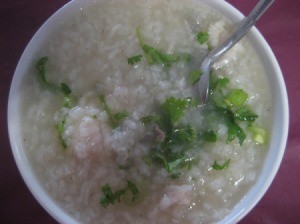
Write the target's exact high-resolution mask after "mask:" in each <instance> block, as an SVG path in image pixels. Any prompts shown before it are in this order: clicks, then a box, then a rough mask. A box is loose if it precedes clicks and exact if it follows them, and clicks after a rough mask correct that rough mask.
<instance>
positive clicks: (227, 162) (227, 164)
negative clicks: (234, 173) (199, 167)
mask: <svg viewBox="0 0 300 224" xmlns="http://www.w3.org/2000/svg"><path fill="white" fill-rule="evenodd" d="M229 164H230V159H228V160H227V161H226V162H225V163H223V164H222V165H219V164H218V163H217V161H214V164H213V165H212V168H213V169H214V170H224V169H226V168H227V167H228V166H229Z"/></svg>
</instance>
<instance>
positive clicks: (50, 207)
mask: <svg viewBox="0 0 300 224" xmlns="http://www.w3.org/2000/svg"><path fill="white" fill-rule="evenodd" d="M87 2H88V1H86V0H78V1H71V2H70V3H68V4H67V5H65V6H64V7H62V8H61V9H60V10H59V11H57V12H56V13H55V14H54V15H53V16H51V17H50V18H49V19H48V20H47V21H46V22H45V23H44V25H43V26H42V27H41V28H40V29H39V30H38V32H37V33H36V34H35V35H34V37H33V38H32V39H31V41H30V42H29V44H28V46H27V47H26V49H25V51H24V53H23V54H22V56H21V58H20V60H19V63H18V65H17V68H16V70H15V74H14V77H13V81H12V85H11V89H10V94H9V102H8V129H9V137H10V142H11V147H12V151H13V155H14V158H15V161H16V163H17V166H18V168H19V170H20V173H21V175H22V177H23V179H24V181H25V183H26V185H27V186H28V188H29V189H30V191H31V192H32V194H33V195H34V197H35V198H36V199H37V200H38V201H39V203H40V204H41V205H42V206H43V207H44V208H45V209H46V210H47V211H48V212H49V213H50V214H51V215H52V216H53V217H54V218H55V219H56V220H57V221H58V222H60V223H71V224H72V223H78V222H77V221H75V220H74V219H73V218H72V217H70V216H69V215H68V214H66V213H65V212H64V211H62V210H61V209H60V208H59V206H58V205H57V204H56V203H55V202H54V201H53V200H52V199H51V198H50V197H49V196H48V195H47V193H46V192H45V191H44V190H43V189H42V188H41V186H40V185H39V183H38V181H37V179H36V177H35V176H34V174H33V172H32V170H31V168H30V165H29V162H28V160H27V157H26V155H25V153H24V150H23V143H22V139H21V137H20V136H21V133H20V120H19V119H20V118H19V117H20V116H19V113H20V91H19V90H20V89H21V86H22V81H23V77H24V75H25V74H26V73H27V71H29V70H30V68H31V67H32V65H33V63H34V62H33V59H34V56H35V55H37V54H38V51H39V49H40V47H41V46H42V45H43V43H44V42H45V41H46V39H47V38H48V36H49V35H51V34H52V33H53V32H54V31H55V30H56V29H57V27H58V26H59V24H60V23H61V22H62V21H64V18H68V17H69V16H70V15H71V14H72V13H74V12H75V11H78V10H79V9H80V8H81V7H84V6H85V5H86V4H87ZM204 2H205V3H207V4H208V5H210V6H212V7H213V8H216V9H217V10H219V11H220V12H221V13H222V14H224V15H226V16H227V18H228V19H229V20H230V21H233V23H237V22H239V21H240V20H241V19H242V18H243V15H242V14H241V13H240V12H239V11H237V10H236V9H235V8H234V7H233V6H231V5H230V4H228V3H227V2H225V1H219V0H204ZM247 38H248V39H249V41H250V42H251V43H252V45H253V47H254V49H255V50H256V52H257V54H258V56H259V58H260V60H261V61H262V64H263V65H264V67H265V69H266V71H267V73H268V81H269V82H270V85H271V90H272V95H273V96H274V110H275V111H274V114H273V119H272V120H274V121H276V122H274V123H273V127H272V130H273V131H272V135H271V136H270V139H271V142H270V149H269V151H268V153H267V156H266V160H265V163H264V166H263V169H262V172H261V174H260V176H259V179H258V181H257V183H256V184H255V185H254V186H253V187H252V188H251V190H250V191H249V192H248V194H247V195H246V196H245V197H244V199H243V200H242V201H241V202H240V203H239V204H237V205H236V206H235V208H234V209H233V210H232V212H231V213H230V214H229V215H228V216H227V217H225V219H224V220H223V221H222V222H221V223H235V222H237V221H238V220H240V219H241V218H242V217H244V216H245V215H246V214H247V213H248V212H249V211H250V210H251V209H252V208H253V207H254V206H255V205H256V204H257V203H258V201H259V200H260V199H261V197H262V196H263V195H264V193H265V192H266V191H267V189H268V187H269V186H270V184H271V182H272V180H273V179H274V177H275V175H276V173H277V171H278V168H279V166H280V163H281V160H282V157H283V153H284V150H285V145H286V140H287V133H288V120H289V117H288V100H287V93H286V88H285V84H284V80H283V77H282V73H281V70H280V68H279V65H278V63H277V60H276V58H275V56H274V54H273V52H272V50H271V49H270V47H269V45H268V44H267V42H266V41H265V39H264V38H263V37H262V35H261V34H260V33H259V31H258V30H257V29H256V28H253V29H251V30H250V32H249V33H248V35H247Z"/></svg>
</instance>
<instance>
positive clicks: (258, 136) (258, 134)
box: [248, 125, 268, 145]
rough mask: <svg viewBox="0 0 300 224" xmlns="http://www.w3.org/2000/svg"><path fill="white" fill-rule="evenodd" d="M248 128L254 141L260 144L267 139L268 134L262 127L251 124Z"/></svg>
mask: <svg viewBox="0 0 300 224" xmlns="http://www.w3.org/2000/svg"><path fill="white" fill-rule="evenodd" d="M248 129H249V130H250V131H251V132H252V134H253V135H252V139H253V140H254V141H255V142H256V143H258V144H260V145H262V144H264V143H265V142H266V141H267V138H268V134H267V132H266V131H265V130H264V129H263V128H261V127H258V126H255V125H251V126H250V127H248Z"/></svg>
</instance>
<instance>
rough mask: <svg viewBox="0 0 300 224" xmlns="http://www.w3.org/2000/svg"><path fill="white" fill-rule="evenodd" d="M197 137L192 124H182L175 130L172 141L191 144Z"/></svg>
mask: <svg viewBox="0 0 300 224" xmlns="http://www.w3.org/2000/svg"><path fill="white" fill-rule="evenodd" d="M195 139H196V132H195V130H194V129H193V128H192V127H191V126H190V125H180V126H178V127H176V128H174V130H173V136H172V143H174V144H191V143H193V142H194V140H195Z"/></svg>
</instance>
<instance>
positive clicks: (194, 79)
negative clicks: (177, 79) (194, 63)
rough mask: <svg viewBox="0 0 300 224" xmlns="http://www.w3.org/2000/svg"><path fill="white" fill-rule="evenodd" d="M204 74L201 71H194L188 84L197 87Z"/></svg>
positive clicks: (189, 76) (189, 77) (188, 79)
mask: <svg viewBox="0 0 300 224" xmlns="http://www.w3.org/2000/svg"><path fill="white" fill-rule="evenodd" d="M201 74H202V72H201V71H200V70H193V71H191V72H190V74H189V75H188V78H187V83H188V84H189V85H195V83H196V82H197V81H198V80H199V79H200V76H201Z"/></svg>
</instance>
